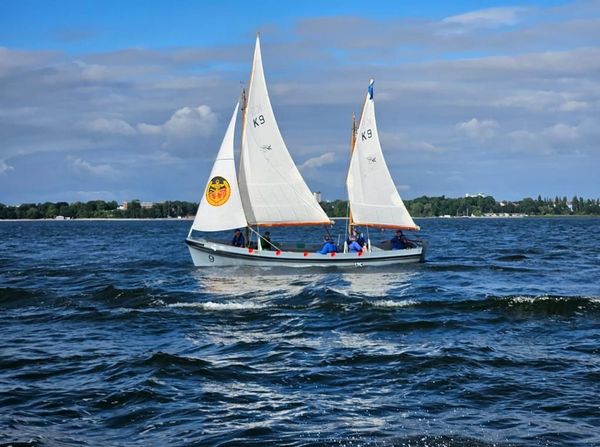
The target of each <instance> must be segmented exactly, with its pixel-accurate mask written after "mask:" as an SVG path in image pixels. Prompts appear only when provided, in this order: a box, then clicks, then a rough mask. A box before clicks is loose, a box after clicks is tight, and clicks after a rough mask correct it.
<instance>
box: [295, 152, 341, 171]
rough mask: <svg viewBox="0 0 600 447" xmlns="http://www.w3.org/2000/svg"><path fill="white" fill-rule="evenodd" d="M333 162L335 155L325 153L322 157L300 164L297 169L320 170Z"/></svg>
mask: <svg viewBox="0 0 600 447" xmlns="http://www.w3.org/2000/svg"><path fill="white" fill-rule="evenodd" d="M334 161H335V153H334V152H325V153H324V154H323V155H320V156H318V157H313V158H309V159H308V160H306V161H305V162H304V163H302V164H301V165H300V166H299V167H298V168H299V169H300V170H303V169H314V168H320V167H322V166H325V165H328V164H331V163H333V162H334Z"/></svg>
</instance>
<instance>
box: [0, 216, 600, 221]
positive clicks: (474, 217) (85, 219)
mask: <svg viewBox="0 0 600 447" xmlns="http://www.w3.org/2000/svg"><path fill="white" fill-rule="evenodd" d="M413 218H414V219H449V220H451V219H474V220H490V219H506V220H521V219H560V218H568V219H577V218H579V219H594V218H596V219H597V218H600V215H598V214H566V215H554V214H547V215H541V216H540V215H532V216H413ZM330 219H331V220H347V219H348V218H347V217H330ZM192 220H194V217H181V218H177V217H80V218H77V219H0V222H100V221H108V222H127V221H130V222H138V221H165V222H166V221H170V222H177V221H192Z"/></svg>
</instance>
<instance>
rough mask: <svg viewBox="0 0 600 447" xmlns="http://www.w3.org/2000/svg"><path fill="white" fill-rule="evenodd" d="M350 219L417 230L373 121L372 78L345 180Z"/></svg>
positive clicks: (363, 223)
mask: <svg viewBox="0 0 600 447" xmlns="http://www.w3.org/2000/svg"><path fill="white" fill-rule="evenodd" d="M346 187H347V188H348V199H349V200H350V210H351V212H352V222H353V223H354V224H356V225H368V226H377V227H386V228H401V229H408V230H418V229H419V227H418V226H417V225H415V223H414V221H413V220H412V217H410V214H409V213H408V211H407V209H406V207H405V206H404V202H402V199H401V198H400V194H398V190H397V189H396V185H395V184H394V181H393V180H392V177H391V175H390V171H389V170H388V167H387V164H386V163H385V159H384V158H383V152H382V151H381V144H380V143H379V134H378V132H377V123H376V122H375V104H374V101H373V80H371V82H370V84H369V90H368V92H367V97H366V99H365V104H364V106H363V110H362V115H361V117H360V123H359V125H358V130H357V134H356V140H355V143H354V148H353V152H352V158H351V159H350V168H349V169H348V177H347V179H346Z"/></svg>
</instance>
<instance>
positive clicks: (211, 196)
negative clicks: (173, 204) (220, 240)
mask: <svg viewBox="0 0 600 447" xmlns="http://www.w3.org/2000/svg"><path fill="white" fill-rule="evenodd" d="M238 108H239V103H238V104H237V105H236V106H235V110H234V111H233V115H232V117H231V120H230V121H229V126H228V127H227V131H226V132H225V137H223V142H222V143H221V148H220V149H219V153H218V154H217V159H216V160H215V163H214V165H213V167H212V171H211V172H210V177H209V180H208V184H207V185H206V189H205V191H204V195H203V196H202V199H201V200H200V205H199V206H198V212H197V213H196V218H195V219H194V223H193V224H192V230H197V231H222V230H231V229H233V228H239V227H245V226H246V225H247V223H246V216H245V214H244V209H243V207H242V202H241V200H240V191H239V188H238V182H237V176H236V172H235V162H234V159H233V136H234V133H235V123H236V117H237V113H238Z"/></svg>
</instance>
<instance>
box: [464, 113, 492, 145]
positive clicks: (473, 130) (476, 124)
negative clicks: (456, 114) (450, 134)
mask: <svg viewBox="0 0 600 447" xmlns="http://www.w3.org/2000/svg"><path fill="white" fill-rule="evenodd" d="M456 128H457V129H458V130H460V131H462V132H464V133H465V134H466V135H467V136H468V137H469V138H473V139H475V140H480V141H484V140H488V139H490V138H492V137H493V136H494V135H495V134H496V129H497V128H498V122H497V121H494V120H481V121H480V120H478V119H477V118H473V119H471V120H470V121H465V122H462V123H458V124H457V125H456Z"/></svg>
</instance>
